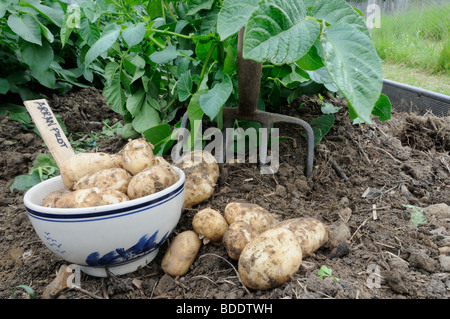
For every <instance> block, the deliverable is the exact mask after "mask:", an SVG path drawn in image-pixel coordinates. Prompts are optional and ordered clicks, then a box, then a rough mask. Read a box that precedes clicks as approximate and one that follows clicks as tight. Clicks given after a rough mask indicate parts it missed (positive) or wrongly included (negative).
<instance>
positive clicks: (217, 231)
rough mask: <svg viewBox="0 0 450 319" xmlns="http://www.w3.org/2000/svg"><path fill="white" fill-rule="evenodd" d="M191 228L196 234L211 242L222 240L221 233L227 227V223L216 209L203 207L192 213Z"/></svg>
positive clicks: (223, 232)
mask: <svg viewBox="0 0 450 319" xmlns="http://www.w3.org/2000/svg"><path fill="white" fill-rule="evenodd" d="M192 228H193V229H194V231H195V232H196V233H197V234H198V235H200V236H202V237H205V238H207V239H209V240H210V241H211V242H213V243H218V242H220V241H222V238H223V234H225V232H226V230H227V228H228V223H227V221H226V220H225V218H224V217H223V216H222V214H221V213H220V212H218V211H217V210H214V209H212V208H205V209H202V210H200V211H199V212H197V213H196V214H195V215H194V218H193V219H192ZM200 239H202V238H200Z"/></svg>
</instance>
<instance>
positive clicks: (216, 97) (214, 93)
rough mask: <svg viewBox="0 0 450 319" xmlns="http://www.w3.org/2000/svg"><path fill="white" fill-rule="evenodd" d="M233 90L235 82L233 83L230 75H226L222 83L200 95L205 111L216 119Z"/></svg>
mask: <svg viewBox="0 0 450 319" xmlns="http://www.w3.org/2000/svg"><path fill="white" fill-rule="evenodd" d="M232 92H233V84H232V83H231V79H230V77H229V76H228V75H225V77H224V79H223V81H222V82H221V83H219V84H216V85H215V86H214V87H213V88H212V89H211V90H209V91H208V93H206V94H204V95H202V96H200V106H201V108H202V110H203V112H205V114H206V115H208V116H209V118H210V119H214V118H215V117H216V116H217V114H219V112H220V110H221V109H222V107H223V105H224V104H225V102H226V101H227V100H228V98H229V97H230V95H231V93H232Z"/></svg>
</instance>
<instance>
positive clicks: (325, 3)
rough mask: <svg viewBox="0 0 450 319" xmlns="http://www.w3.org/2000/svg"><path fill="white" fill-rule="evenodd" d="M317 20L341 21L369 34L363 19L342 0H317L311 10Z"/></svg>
mask: <svg viewBox="0 0 450 319" xmlns="http://www.w3.org/2000/svg"><path fill="white" fill-rule="evenodd" d="M311 14H312V15H313V16H314V18H316V19H318V20H325V21H326V22H327V23H329V24H336V23H342V24H346V25H350V26H352V27H354V28H356V29H358V30H359V31H361V32H363V33H365V34H366V35H367V36H370V34H369V30H368V29H367V26H366V23H365V21H364V19H363V18H362V17H361V16H360V15H359V14H358V13H357V12H356V11H355V10H353V8H352V7H351V6H350V5H349V4H347V3H346V2H345V1H342V0H318V1H317V2H316V4H315V5H314V7H313V8H312V10H311Z"/></svg>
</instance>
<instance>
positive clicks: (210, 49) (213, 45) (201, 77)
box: [199, 43, 217, 83]
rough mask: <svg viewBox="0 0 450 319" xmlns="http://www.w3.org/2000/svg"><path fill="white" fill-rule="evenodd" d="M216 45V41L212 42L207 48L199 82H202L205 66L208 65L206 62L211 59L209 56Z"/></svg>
mask: <svg viewBox="0 0 450 319" xmlns="http://www.w3.org/2000/svg"><path fill="white" fill-rule="evenodd" d="M216 46H217V43H213V44H212V45H211V48H209V52H208V55H207V56H206V59H205V63H204V64H203V68H202V72H201V73H200V82H199V83H202V82H203V77H204V76H205V73H206V68H207V67H208V62H209V60H210V59H211V56H212V54H213V52H214V49H215V48H216Z"/></svg>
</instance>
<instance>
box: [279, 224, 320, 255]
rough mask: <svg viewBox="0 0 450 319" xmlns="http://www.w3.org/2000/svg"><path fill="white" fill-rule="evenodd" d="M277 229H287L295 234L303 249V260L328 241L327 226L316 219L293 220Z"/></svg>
mask: <svg viewBox="0 0 450 319" xmlns="http://www.w3.org/2000/svg"><path fill="white" fill-rule="evenodd" d="M275 227H276V228H279V227H283V228H287V229H289V230H290V231H292V232H293V233H294V235H295V236H296V237H297V240H298V241H299V243H300V247H301V248H302V252H303V258H305V257H307V256H309V255H310V254H311V253H313V252H315V251H316V250H317V249H319V248H320V247H322V246H323V245H325V244H326V243H327V241H328V231H327V229H326V227H325V225H324V224H323V223H322V222H321V221H319V220H317V219H315V218H291V219H286V220H284V221H282V222H280V223H278V224H277V225H275Z"/></svg>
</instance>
